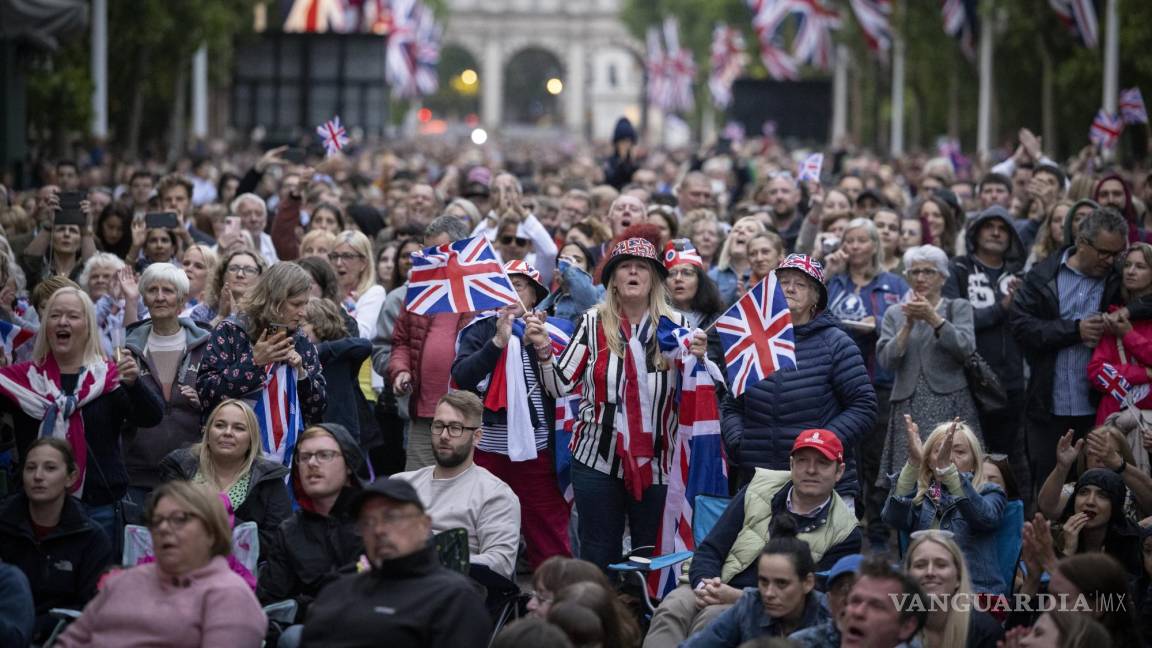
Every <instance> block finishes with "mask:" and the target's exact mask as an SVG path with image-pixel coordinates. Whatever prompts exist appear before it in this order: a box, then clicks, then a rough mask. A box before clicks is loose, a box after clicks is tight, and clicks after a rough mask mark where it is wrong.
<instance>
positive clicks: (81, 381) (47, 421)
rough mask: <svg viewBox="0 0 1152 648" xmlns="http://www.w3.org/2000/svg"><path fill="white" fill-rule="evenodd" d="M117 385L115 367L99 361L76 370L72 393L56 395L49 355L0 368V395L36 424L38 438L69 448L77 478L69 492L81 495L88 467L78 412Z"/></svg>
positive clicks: (52, 360)
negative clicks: (14, 404)
mask: <svg viewBox="0 0 1152 648" xmlns="http://www.w3.org/2000/svg"><path fill="white" fill-rule="evenodd" d="M119 384H120V372H119V370H118V369H117V368H116V363H114V362H109V361H107V360H102V361H100V362H95V363H93V364H91V365H86V366H84V367H81V368H80V375H79V377H78V378H77V380H76V390H75V391H74V392H73V393H71V394H65V393H63V392H62V391H60V365H58V364H56V358H55V357H54V356H53V355H52V354H51V353H49V354H48V355H47V357H45V358H44V360H43V361H41V362H39V363H37V362H35V361H29V362H21V363H19V364H14V365H9V366H7V367H3V368H0V393H3V394H4V395H5V396H7V397H8V398H10V399H12V401H13V402H15V403H16V405H18V406H19V407H20V410H21V411H23V412H24V413H25V414H27V415H28V416H31V417H32V418H34V419H36V420H38V421H40V434H39V436H40V437H54V438H57V439H64V440H66V441H67V442H68V445H69V446H71V447H72V455H73V456H74V457H76V467H77V469H78V471H79V474H80V478H79V479H77V480H76V483H75V484H73V485H72V487H71V488H70V489H69V492H70V493H72V494H73V495H75V496H76V497H80V496H82V495H83V494H84V476H85V470H86V468H87V466H88V440H87V438H86V437H85V436H84V416H83V414H82V413H81V411H80V408H82V407H84V406H85V405H87V404H88V403H90V402H92V401H94V400H96V399H97V398H99V397H100V396H102V395H104V394H106V393H110V392H112V391H113V390H115V389H116V388H117V387H118V386H119Z"/></svg>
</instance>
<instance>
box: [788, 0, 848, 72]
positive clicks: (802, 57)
mask: <svg viewBox="0 0 1152 648" xmlns="http://www.w3.org/2000/svg"><path fill="white" fill-rule="evenodd" d="M792 4H793V6H794V7H795V13H796V14H797V15H798V16H800V25H799V27H798V28H797V29H796V37H795V38H794V39H792V57H793V58H795V59H796V60H797V61H804V62H806V63H808V64H810V65H814V66H816V67H818V68H820V69H821V70H827V69H829V68H831V67H832V32H833V31H834V30H836V29H839V28H840V13H839V12H837V11H836V10H835V9H832V8H830V7H826V6H824V3H823V2H821V1H820V0H792Z"/></svg>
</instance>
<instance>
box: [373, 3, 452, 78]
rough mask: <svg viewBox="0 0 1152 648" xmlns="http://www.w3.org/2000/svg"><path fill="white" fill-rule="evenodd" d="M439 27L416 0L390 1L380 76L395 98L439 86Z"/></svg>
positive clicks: (440, 34)
mask: <svg viewBox="0 0 1152 648" xmlns="http://www.w3.org/2000/svg"><path fill="white" fill-rule="evenodd" d="M441 36H442V29H441V27H440V25H438V24H437V23H436V18H435V16H433V15H432V10H431V9H429V8H428V7H427V6H426V5H425V4H424V3H422V2H420V0H392V17H391V31H390V32H389V34H388V50H387V54H386V56H385V59H386V60H385V69H384V76H385V79H387V81H388V85H389V86H390V87H391V88H392V92H393V93H394V95H395V96H397V97H402V98H413V97H419V96H422V95H430V94H433V93H434V92H436V89H437V88H438V87H439V79H438V77H437V75H436V66H437V65H439V63H440V40H441Z"/></svg>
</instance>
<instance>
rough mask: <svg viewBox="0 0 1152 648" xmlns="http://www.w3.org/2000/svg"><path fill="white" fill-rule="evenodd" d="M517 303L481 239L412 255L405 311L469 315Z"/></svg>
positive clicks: (486, 244) (449, 244)
mask: <svg viewBox="0 0 1152 648" xmlns="http://www.w3.org/2000/svg"><path fill="white" fill-rule="evenodd" d="M519 303H520V297H519V296H518V295H517V294H516V289H515V288H513V287H512V282H511V281H510V280H509V279H508V275H507V273H505V272H504V266H503V265H502V264H501V263H500V260H499V259H498V258H497V257H496V252H495V251H494V250H493V249H492V245H491V244H490V243H489V242H488V239H487V238H485V237H483V236H477V237H476V238H470V239H464V240H461V241H456V242H455V243H448V244H446V245H441V246H439V247H430V248H425V249H423V250H420V251H419V252H413V253H412V269H411V270H410V271H409V272H408V292H407V293H406V294H405V301H404V305H405V308H406V309H407V310H408V311H409V312H412V313H416V314H418V315H433V314H436V313H471V312H475V311H484V310H494V309H497V308H501V307H503V306H512V305H514V304H519Z"/></svg>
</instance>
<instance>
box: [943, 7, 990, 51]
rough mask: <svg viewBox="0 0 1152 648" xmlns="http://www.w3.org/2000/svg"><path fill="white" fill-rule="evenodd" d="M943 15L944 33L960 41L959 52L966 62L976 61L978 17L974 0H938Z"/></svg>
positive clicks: (978, 29)
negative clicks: (962, 54)
mask: <svg viewBox="0 0 1152 648" xmlns="http://www.w3.org/2000/svg"><path fill="white" fill-rule="evenodd" d="M940 11H941V13H943V15H944V33H946V34H948V35H949V36H952V37H953V38H956V39H958V40H959V41H960V50H961V51H963V52H964V56H966V57H968V60H971V61H974V60H976V38H977V36H978V35H979V33H980V16H979V14H978V13H977V11H976V0H940Z"/></svg>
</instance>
